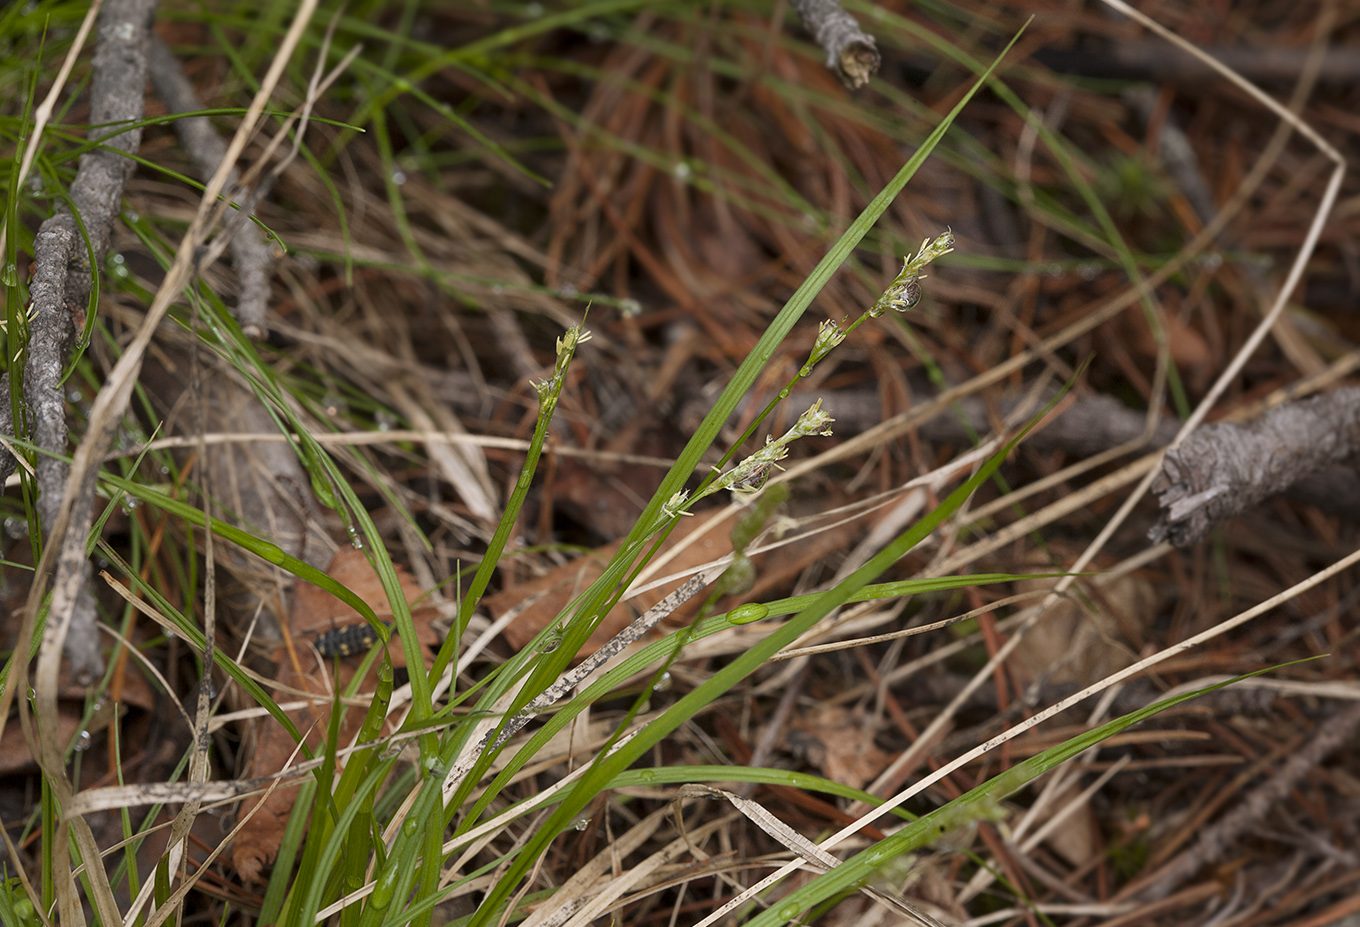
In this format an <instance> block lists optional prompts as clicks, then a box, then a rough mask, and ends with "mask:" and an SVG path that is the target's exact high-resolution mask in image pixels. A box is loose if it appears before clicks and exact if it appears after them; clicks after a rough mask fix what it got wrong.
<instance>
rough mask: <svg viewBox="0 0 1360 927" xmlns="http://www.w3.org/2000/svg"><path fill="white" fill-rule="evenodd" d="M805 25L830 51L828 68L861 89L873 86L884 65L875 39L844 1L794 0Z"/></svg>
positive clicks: (846, 83)
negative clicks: (858, 21)
mask: <svg viewBox="0 0 1360 927" xmlns="http://www.w3.org/2000/svg"><path fill="white" fill-rule="evenodd" d="M793 8H794V9H795V10H797V11H798V16H799V18H800V19H802V20H803V25H804V26H806V27H807V30H808V32H811V33H812V37H813V38H815V39H816V40H817V44H818V45H820V46H821V47H822V49H823V50H824V51H825V52H826V66H827V67H828V68H830V69H831V70H832V71H834V72H835V74H836V76H837V77H839V78H840V79H841V83H843V84H845V86H847V87H849V88H850V89H851V90H858V89H859V88H861V87H863V86H864V85H865V84H867V83H869V78H871V77H873V76H874V74H875V73H876V72H877V71H878V66H879V64H880V63H881V62H882V58H881V56H880V55H879V54H878V46H877V44H875V42H874V37H873V36H871V35H868V34H867V33H865V32H864V31H863V30H861V29H860V27H859V23H857V22H855V17H853V16H851V15H850V14H849V13H847V12H845V10H843V9H841V5H840V0H793Z"/></svg>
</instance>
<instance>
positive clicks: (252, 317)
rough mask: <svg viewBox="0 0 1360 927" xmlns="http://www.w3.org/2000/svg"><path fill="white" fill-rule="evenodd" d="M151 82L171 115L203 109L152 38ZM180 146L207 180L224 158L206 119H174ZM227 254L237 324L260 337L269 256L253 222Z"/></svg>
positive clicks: (230, 183) (231, 182)
mask: <svg viewBox="0 0 1360 927" xmlns="http://www.w3.org/2000/svg"><path fill="white" fill-rule="evenodd" d="M150 66H151V84H152V86H153V87H154V88H155V90H156V95H157V96H159V97H160V98H161V102H163V103H164V104H165V108H166V109H167V110H169V111H170V112H172V113H192V112H197V111H198V110H201V109H203V105H202V103H200V102H199V99H198V94H197V93H195V92H194V87H193V85H192V84H190V83H189V80H188V78H186V77H185V76H184V71H183V69H182V68H181V67H180V64H179V59H177V58H176V57H175V55H174V53H173V52H171V51H170V48H169V47H168V46H167V45H166V44H165V43H164V42H163V41H161V39H160V38H159V37H157V36H155V35H153V36H152V37H151V58H150ZM175 132H176V133H177V134H178V135H179V140H180V144H182V145H183V146H184V150H185V151H186V152H188V154H189V157H191V158H193V161H194V165H195V166H196V167H197V168H198V174H199V176H200V177H201V178H203V179H204V180H207V179H208V178H209V177H211V176H212V175H213V174H214V173H216V171H217V168H218V165H220V164H221V163H222V159H223V158H224V157H226V154H227V145H226V142H224V141H222V137H221V136H220V135H218V134H217V130H216V129H215V128H213V124H212V121H211V120H210V119H208V117H206V116H186V117H184V118H182V119H176V120H175ZM236 185H237V172H236V171H235V170H233V171H232V172H231V173H230V174H229V175H228V176H227V189H228V190H232V189H235V188H236ZM231 254H232V261H233V266H234V269H235V271H236V279H237V280H238V281H240V284H241V292H240V294H239V296H238V297H237V299H236V312H235V315H236V321H237V322H238V323H240V325H241V330H242V331H244V332H245V333H246V336H247V337H249V338H263V337H264V336H265V333H266V332H267V330H268V329H267V327H266V323H265V312H266V310H267V309H268V308H269V279H270V277H271V276H272V274H273V270H274V257H273V255H272V254H271V253H270V248H269V243H268V242H266V241H265V238H264V235H263V234H262V233H261V232H260V229H259V227H258V226H256V225H255V223H253V222H248V221H247V222H243V223H241V224H240V225H239V226H237V227H236V228H235V229H234V231H233V234H232V238H231Z"/></svg>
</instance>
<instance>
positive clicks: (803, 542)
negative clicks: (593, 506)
mask: <svg viewBox="0 0 1360 927" xmlns="http://www.w3.org/2000/svg"><path fill="white" fill-rule="evenodd" d="M714 511H716V510H709V511H707V512H699V513H696V514H695V515H694V516H692V517H690V518H684V519H681V521H680V524H679V525H677V526H676V528H675V531H674V532H672V533H671V536H670V538H669V539H668V540H667V542H666V544H665V546H664V547H663V548H662V550H661V553H660V554H659V556H658V558H657V561H658V562H659V561H661V560H663V559H664V561H665V563H664V566H662V567H661V572H660V574H658V575H663V576H664V575H671V574H675V575H677V576H678V577H679V578H677V579H676V580H675V581H674V582H671V583H668V584H667V585H665V586H662V587H659V588H656V589H651V590H648V591H646V592H643V593H640V594H638V595H635V596H632V597H631V598H628V599H626V600H624V601H623V602H620V603H619V605H618V606H616V607H615V608H614V609H613V610H612V611H610V613H609V614H608V615H606V616H605V619H604V620H603V621H602V622H600V625H599V627H597V628H596V629H595V632H594V633H593V634H592V635H591V636H590V639H589V640H587V641H586V643H585V646H584V647H582V648H581V652H580V654H578V655H579V656H584V655H585V654H588V653H591V652H593V651H595V650H597V649H599V647H600V646H601V645H602V644H604V643H605V642H606V641H608V640H609V639H610V638H611V637H613V636H614V635H615V634H617V633H618V632H619V631H621V630H623V629H624V628H625V627H627V626H628V625H629V624H630V623H631V622H632V621H633V619H634V618H636V617H637V616H638V615H641V614H642V613H643V612H645V611H646V610H647V609H649V608H651V607H652V606H653V605H655V604H656V603H657V602H659V601H660V600H661V599H662V598H664V597H665V596H666V595H667V594H668V593H670V592H671V591H672V590H674V589H675V588H676V587H677V586H679V585H680V584H681V583H682V582H683V581H684V577H685V576H687V575H688V574H690V573H691V572H693V571H694V570H695V569H697V568H699V567H701V566H703V565H704V564H708V563H712V562H714V561H716V560H719V559H720V558H722V557H725V556H727V555H729V554H731V553H732V541H731V537H730V535H731V533H732V527H733V526H734V525H735V524H736V521H737V519H738V518H739V517H740V516H741V514H743V513H742V512H737V513H734V514H731V515H728V516H727V517H725V518H723V519H721V520H720V521H718V522H717V523H716V524H713V525H711V526H710V524H709V523H710V521H711V520H712V519H711V516H712V515H713V514H714ZM860 530H861V529H860V528H859V527H858V526H855V525H839V526H836V527H833V528H830V529H828V530H826V531H821V532H817V533H814V534H811V535H809V536H807V537H803V538H800V539H799V540H798V541H797V543H793V544H789V545H786V546H780V547H775V548H774V549H772V550H769V551H767V552H765V553H763V554H756V555H754V556H753V557H752V561H753V562H754V563H755V566H756V582H755V585H754V586H752V588H751V589H750V590H749V591H748V592H746V593H743V594H742V595H739V596H729V597H727V598H726V599H724V600H723V602H722V604H721V607H723V608H728V607H732V606H735V605H738V604H740V603H742V602H751V601H755V600H758V599H760V598H763V597H766V596H768V595H770V594H772V592H773V591H774V590H776V589H779V588H781V587H783V588H787V587H788V586H789V585H790V584H792V582H793V581H794V580H795V579H796V578H797V577H798V575H799V574H800V573H802V572H803V570H805V569H807V568H808V567H809V566H811V565H812V564H815V563H817V562H818V561H821V560H824V559H827V558H830V557H832V556H835V555H836V554H840V553H844V552H845V551H846V550H847V549H849V546H850V543H851V539H852V538H853V537H854V535H855V534H856V533H857V532H858V531H860ZM621 543H622V542H621V541H614V542H612V543H609V544H606V545H604V546H603V547H599V548H596V549H595V550H593V551H591V552H590V553H589V554H586V555H585V556H583V557H578V558H577V559H575V560H573V561H571V562H570V563H566V564H563V565H562V566H559V567H557V568H556V569H554V570H551V571H549V572H548V573H546V574H544V575H543V576H539V577H536V578H534V579H531V580H529V581H527V582H523V583H516V584H515V585H514V586H512V587H509V588H507V589H505V590H503V591H501V592H499V593H497V594H496V595H492V596H487V598H486V599H485V600H483V601H484V602H485V604H486V607H487V609H488V610H489V611H490V612H491V615H492V616H493V617H494V618H499V617H501V616H502V615H504V614H506V612H508V611H509V610H511V609H513V608H516V607H518V606H520V605H521V604H522V603H525V602H529V603H530V604H529V605H528V606H527V607H526V608H525V609H524V611H523V613H522V614H520V615H519V617H517V618H516V619H515V620H514V621H513V622H511V624H510V625H509V626H508V627H507V628H506V629H505V639H506V641H507V642H509V643H510V645H511V646H512V647H514V648H515V649H516V650H518V649H520V648H522V647H524V646H525V645H526V644H527V643H529V641H530V640H532V639H533V638H534V636H535V635H536V634H538V633H539V632H540V631H542V630H543V629H544V628H545V627H547V625H548V623H549V622H553V621H557V620H559V619H560V616H561V615H562V613H563V611H564V610H565V609H566V608H567V606H568V605H569V604H570V603H571V600H572V599H573V598H574V597H575V596H576V595H578V594H579V593H581V592H583V591H584V590H585V589H586V588H587V587H588V586H589V585H590V584H591V583H592V582H594V581H595V580H596V579H597V578H598V577H599V575H600V574H601V573H602V572H603V571H604V567H605V565H606V564H607V563H608V562H609V559H610V558H611V557H613V556H614V554H615V552H617V551H618V549H619V546H620V544H621ZM672 554H674V556H671V555H672ZM536 596H538V597H539V598H535V597H536ZM702 601H703V596H696V597H694V598H693V599H690V601H689V602H688V603H686V604H685V605H683V606H681V607H680V608H679V609H678V610H677V611H676V612H675V613H674V614H672V615H671V616H670V618H668V619H667V620H666V621H665V622H663V630H664V625H669V626H670V627H672V628H674V627H679V626H681V625H683V624H685V623H686V622H688V621H690V620H692V619H693V617H694V614H695V609H697V608H698V607H699V605H700V603H701V602H702Z"/></svg>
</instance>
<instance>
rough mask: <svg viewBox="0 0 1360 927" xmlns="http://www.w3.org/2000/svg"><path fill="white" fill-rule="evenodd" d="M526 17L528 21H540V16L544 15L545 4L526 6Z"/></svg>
mask: <svg viewBox="0 0 1360 927" xmlns="http://www.w3.org/2000/svg"><path fill="white" fill-rule="evenodd" d="M524 15H525V17H527V18H528V19H538V18H539V17H540V16H542V15H543V4H541V3H529V4H526V5H525V7H524Z"/></svg>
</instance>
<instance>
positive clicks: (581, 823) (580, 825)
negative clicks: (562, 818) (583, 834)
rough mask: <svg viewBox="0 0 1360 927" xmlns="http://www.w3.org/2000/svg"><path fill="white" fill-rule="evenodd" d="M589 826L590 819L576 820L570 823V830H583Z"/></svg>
mask: <svg viewBox="0 0 1360 927" xmlns="http://www.w3.org/2000/svg"><path fill="white" fill-rule="evenodd" d="M589 826H590V818H577V819H576V820H574V821H572V822H571V829H572V830H585V829H586V828H587V827H589Z"/></svg>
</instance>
